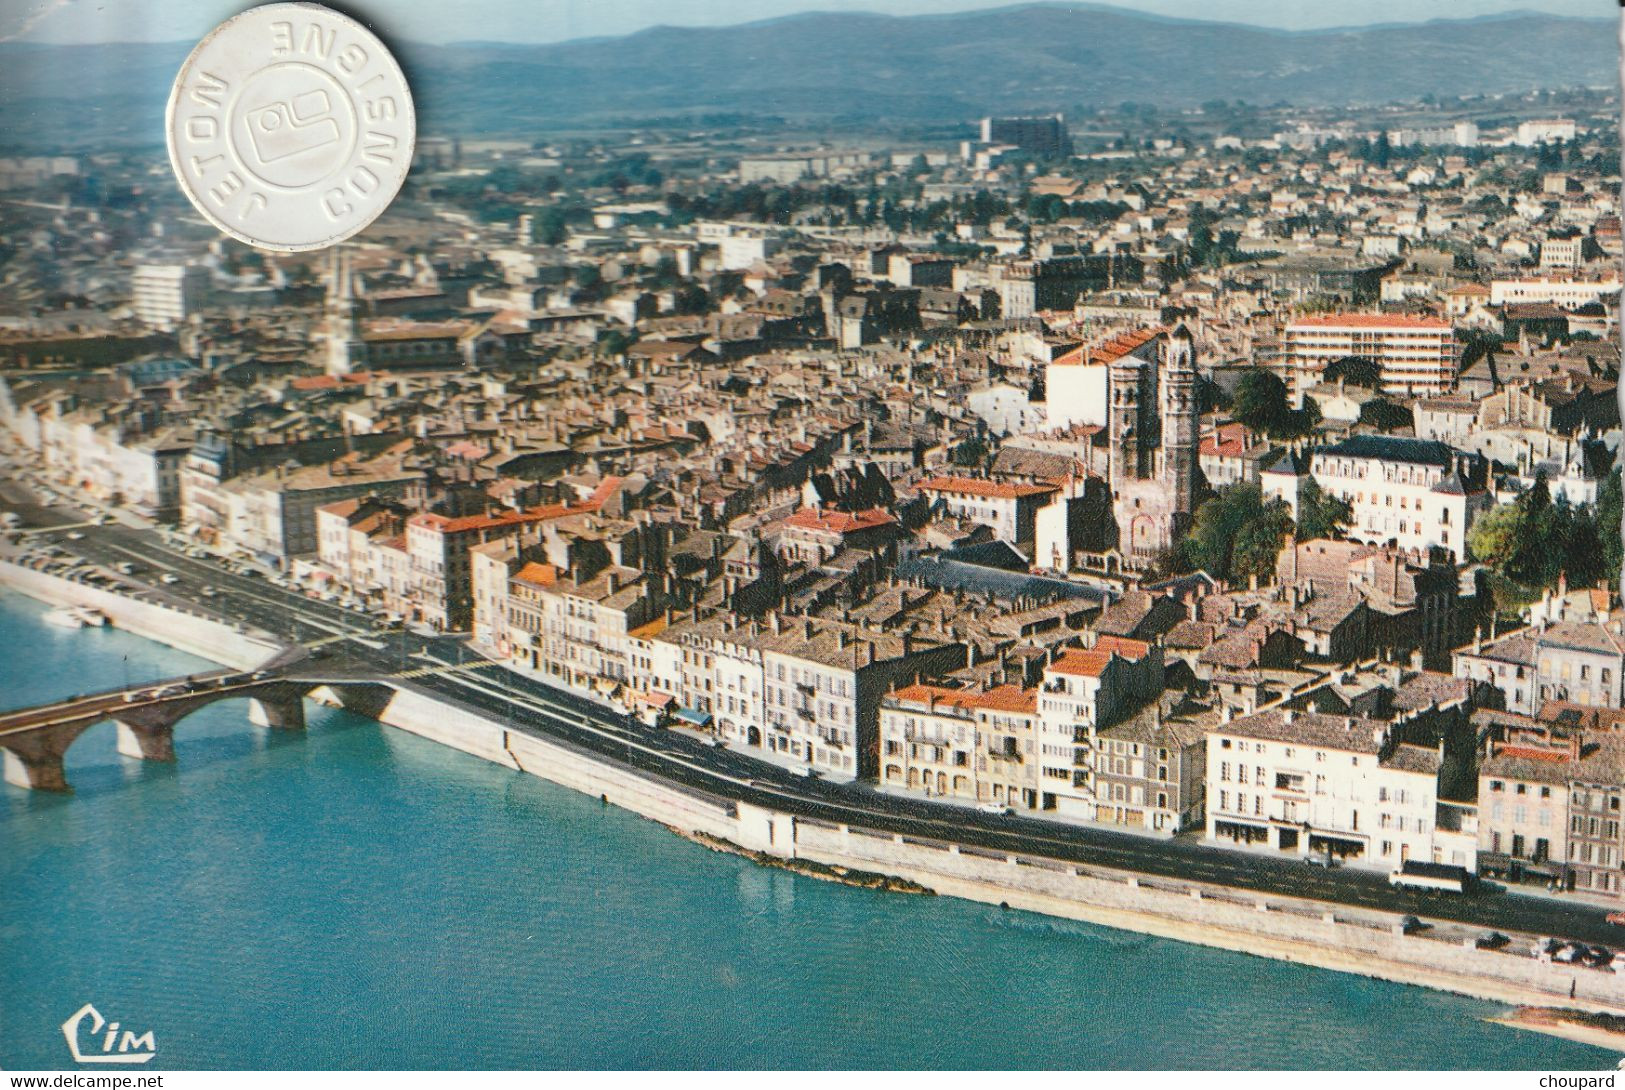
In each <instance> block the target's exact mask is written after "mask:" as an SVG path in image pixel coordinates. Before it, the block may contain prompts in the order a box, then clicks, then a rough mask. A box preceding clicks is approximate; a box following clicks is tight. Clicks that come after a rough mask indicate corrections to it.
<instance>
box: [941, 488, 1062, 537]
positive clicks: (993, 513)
mask: <svg viewBox="0 0 1625 1090" xmlns="http://www.w3.org/2000/svg"><path fill="white" fill-rule="evenodd" d="M916 487H917V488H918V490H919V492H920V494H921V495H923V496H924V497H925V498H926V500H927V502H929V503H930V504H931V506H932V507H937V506H938V505H940V506H941V508H942V509H943V511H945V512H946V513H947V514H948V515H950V516H952V517H954V518H962V519H968V520H970V521H971V522H980V523H983V524H984V525H986V526H988V527H989V528H991V529H992V531H993V536H995V537H997V538H999V539H1000V540H1001V541H1009V542H1012V543H1015V542H1023V541H1032V540H1033V539H1034V537H1035V536H1036V534H1037V518H1038V511H1039V509H1040V508H1043V507H1047V506H1049V504H1050V503H1051V502H1053V501H1054V499H1055V498H1056V496H1057V495H1059V494H1060V491H1061V490H1060V488H1059V487H1058V486H1056V485H1053V484H1011V483H1008V482H1005V481H985V480H980V479H977V478H973V477H932V478H930V479H928V480H925V481H921V482H920V484H919V485H918V486H916Z"/></svg>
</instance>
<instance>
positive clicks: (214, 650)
mask: <svg viewBox="0 0 1625 1090" xmlns="http://www.w3.org/2000/svg"><path fill="white" fill-rule="evenodd" d="M0 586H3V587H6V588H9V589H11V590H15V591H17V592H18V593H20V594H26V595H27V596H28V597H30V598H35V599H38V600H39V601H42V602H48V603H50V604H51V605H54V606H88V607H89V608H91V609H95V610H99V611H100V612H101V613H102V614H104V615H105V616H106V617H107V620H108V623H110V624H113V625H115V626H117V627H119V628H122V629H125V630H126V631H129V632H133V633H135V634H136V635H137V636H145V637H146V638H147V639H149V640H156V641H158V642H159V643H163V644H168V645H169V646H170V647H173V648H175V649H177V650H180V651H185V652H187V653H188V654H192V655H196V656H198V657H199V658H205V659H209V660H211V661H213V662H218V663H221V664H223V665H226V666H230V667H231V668H232V669H235V670H252V669H254V668H256V667H258V666H260V665H262V664H263V663H265V662H267V661H268V660H270V659H272V658H274V657H275V656H276V655H277V654H278V653H279V652H280V651H281V650H282V648H281V645H280V644H278V643H277V642H276V641H275V640H273V639H271V638H270V637H268V636H257V635H253V634H250V633H247V632H243V631H240V630H238V629H236V628H233V627H232V626H231V625H228V624H224V623H222V622H220V621H217V620H214V619H213V618H211V617H205V616H202V615H200V614H196V613H188V612H185V611H183V610H179V609H172V608H170V607H168V606H161V605H157V604H155V603H152V602H141V601H137V600H136V599H134V598H129V597H126V596H124V595H122V594H118V593H116V592H114V591H110V590H103V589H102V588H100V587H90V586H86V585H85V584H83V583H75V582H74V581H73V580H71V579H63V578H62V577H61V576H58V575H51V574H49V573H48V572H41V571H35V570H34V569H33V568H25V567H23V566H22V565H21V564H14V563H12V562H11V561H9V560H0Z"/></svg>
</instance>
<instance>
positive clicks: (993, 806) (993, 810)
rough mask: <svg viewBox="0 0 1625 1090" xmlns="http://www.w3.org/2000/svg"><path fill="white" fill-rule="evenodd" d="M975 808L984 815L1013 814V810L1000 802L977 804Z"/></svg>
mask: <svg viewBox="0 0 1625 1090" xmlns="http://www.w3.org/2000/svg"><path fill="white" fill-rule="evenodd" d="M976 808H977V809H978V810H980V811H982V813H984V814H998V815H1000V816H1003V815H1005V814H1013V813H1015V811H1014V810H1012V809H1011V808H1010V807H1008V806H1006V805H1005V804H1004V803H1002V802H979V803H977V804H976Z"/></svg>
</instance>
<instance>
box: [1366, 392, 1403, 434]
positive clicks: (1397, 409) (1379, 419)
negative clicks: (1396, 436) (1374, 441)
mask: <svg viewBox="0 0 1625 1090" xmlns="http://www.w3.org/2000/svg"><path fill="white" fill-rule="evenodd" d="M1360 423H1362V424H1370V425H1371V426H1372V427H1373V428H1376V429H1377V430H1378V431H1398V430H1399V429H1400V428H1408V427H1410V426H1411V425H1412V424H1413V423H1415V420H1414V418H1413V417H1412V416H1411V411H1410V410H1409V409H1407V408H1405V407H1404V406H1403V405H1395V404H1394V403H1393V402H1392V401H1389V400H1387V399H1386V398H1381V397H1374V398H1372V399H1371V400H1370V401H1367V402H1366V403H1365V404H1364V405H1361V406H1360Z"/></svg>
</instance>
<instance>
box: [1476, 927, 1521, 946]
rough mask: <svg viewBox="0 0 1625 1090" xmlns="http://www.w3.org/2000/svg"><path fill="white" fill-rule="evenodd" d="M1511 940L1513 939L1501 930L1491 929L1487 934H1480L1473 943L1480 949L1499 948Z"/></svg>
mask: <svg viewBox="0 0 1625 1090" xmlns="http://www.w3.org/2000/svg"><path fill="white" fill-rule="evenodd" d="M1511 941H1512V940H1511V939H1509V938H1507V937H1506V936H1505V935H1503V934H1501V932H1499V931H1491V932H1490V933H1489V934H1487V935H1480V936H1479V937H1478V938H1477V939H1475V940H1474V942H1473V945H1474V946H1476V947H1478V948H1479V949H1480V950H1499V949H1501V947H1503V946H1505V945H1506V944H1507V943H1509V942H1511Z"/></svg>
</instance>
